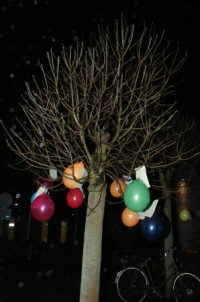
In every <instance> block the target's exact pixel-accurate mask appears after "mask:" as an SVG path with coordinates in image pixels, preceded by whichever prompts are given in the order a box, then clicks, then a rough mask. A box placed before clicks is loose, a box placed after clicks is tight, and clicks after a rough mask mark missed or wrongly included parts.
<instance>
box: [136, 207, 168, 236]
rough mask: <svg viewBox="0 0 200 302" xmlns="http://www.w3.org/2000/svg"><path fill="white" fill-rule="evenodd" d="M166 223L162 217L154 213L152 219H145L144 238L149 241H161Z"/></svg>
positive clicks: (142, 228) (142, 225)
mask: <svg viewBox="0 0 200 302" xmlns="http://www.w3.org/2000/svg"><path fill="white" fill-rule="evenodd" d="M163 228H164V223H163V220H162V215H159V214H158V213H157V212H154V214H153V215H152V217H150V218H149V217H145V219H144V220H143V221H142V223H141V233H142V235H143V237H144V238H145V239H146V240H148V241H157V240H160V239H161V238H162V236H163V232H164V229H163Z"/></svg>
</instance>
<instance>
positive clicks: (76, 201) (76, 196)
mask: <svg viewBox="0 0 200 302" xmlns="http://www.w3.org/2000/svg"><path fill="white" fill-rule="evenodd" d="M83 200H84V196H83V192H82V191H81V190H80V189H79V188H75V189H71V190H69V191H68V193H67V195H66V203H67V204H68V206H70V207H71V208H78V207H80V206H81V205H82V203H83Z"/></svg>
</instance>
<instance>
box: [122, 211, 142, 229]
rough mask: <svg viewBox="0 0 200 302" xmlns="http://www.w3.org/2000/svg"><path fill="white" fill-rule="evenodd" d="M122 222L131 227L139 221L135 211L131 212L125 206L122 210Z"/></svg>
mask: <svg viewBox="0 0 200 302" xmlns="http://www.w3.org/2000/svg"><path fill="white" fill-rule="evenodd" d="M122 222H123V223H124V225H125V226H127V227H133V226H135V225H136V224H137V223H138V222H139V219H138V217H137V214H136V212H132V211H130V210H129V209H128V208H125V209H124V210H123V212H122Z"/></svg>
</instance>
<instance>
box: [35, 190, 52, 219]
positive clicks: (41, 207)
mask: <svg viewBox="0 0 200 302" xmlns="http://www.w3.org/2000/svg"><path fill="white" fill-rule="evenodd" d="M54 210H55V205H54V202H53V200H52V199H51V197H50V196H49V195H48V194H45V193H43V194H41V195H39V196H38V197H36V198H35V199H34V201H33V203H32V204H31V214H32V215H33V217H34V218H35V219H36V220H39V221H46V220H49V219H50V218H51V216H52V215H53V213H54Z"/></svg>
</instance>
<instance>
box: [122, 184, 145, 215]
mask: <svg viewBox="0 0 200 302" xmlns="http://www.w3.org/2000/svg"><path fill="white" fill-rule="evenodd" d="M124 202H125V205H126V207H127V208H129V210H131V211H133V212H142V211H143V210H145V209H146V207H147V206H148V205H149V202H150V193H149V189H148V188H147V186H146V185H145V184H144V182H143V181H142V180H140V179H135V180H134V181H132V182H131V183H130V184H129V185H128V186H127V188H126V190H125V192H124Z"/></svg>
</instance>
